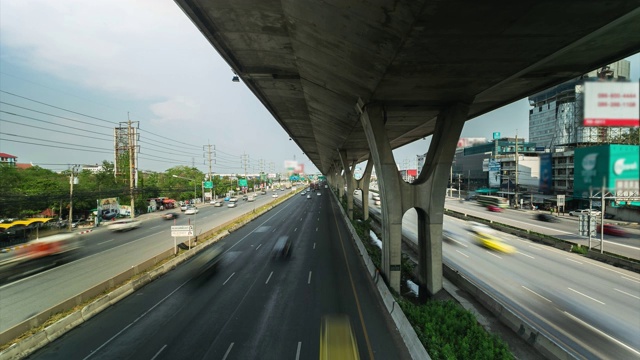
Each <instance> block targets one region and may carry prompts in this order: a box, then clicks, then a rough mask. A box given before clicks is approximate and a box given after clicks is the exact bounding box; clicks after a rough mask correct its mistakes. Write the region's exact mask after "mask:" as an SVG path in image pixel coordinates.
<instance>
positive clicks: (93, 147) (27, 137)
mask: <svg viewBox="0 0 640 360" xmlns="http://www.w3.org/2000/svg"><path fill="white" fill-rule="evenodd" d="M0 135H8V136H15V137H19V138H23V139H31V140H40V141H42V139H40V138H36V137H32V136H24V135H16V134H11V133H5V132H0ZM46 141H47V142H50V143H56V144H67V143H66V142H63V141H54V140H46ZM72 146H81V147H83V148H85V149H86V148H90V149H97V150H108V149H105V148H99V147H95V146H88V145H72Z"/></svg>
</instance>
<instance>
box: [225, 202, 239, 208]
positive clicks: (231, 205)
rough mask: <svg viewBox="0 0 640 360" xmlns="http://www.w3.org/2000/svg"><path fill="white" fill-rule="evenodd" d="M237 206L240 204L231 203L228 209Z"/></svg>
mask: <svg viewBox="0 0 640 360" xmlns="http://www.w3.org/2000/svg"><path fill="white" fill-rule="evenodd" d="M236 206H238V204H236V203H234V202H229V203H228V204H227V207H230V208H234V207H236Z"/></svg>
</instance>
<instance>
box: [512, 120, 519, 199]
mask: <svg viewBox="0 0 640 360" xmlns="http://www.w3.org/2000/svg"><path fill="white" fill-rule="evenodd" d="M513 192H514V199H515V201H516V209H517V208H518V206H519V203H518V131H517V130H516V188H515V190H514V191H513Z"/></svg>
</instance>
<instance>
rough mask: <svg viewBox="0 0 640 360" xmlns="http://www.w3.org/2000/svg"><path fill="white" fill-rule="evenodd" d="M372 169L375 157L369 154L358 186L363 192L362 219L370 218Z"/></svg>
mask: <svg viewBox="0 0 640 360" xmlns="http://www.w3.org/2000/svg"><path fill="white" fill-rule="evenodd" d="M371 169H373V158H372V157H371V155H369V160H367V166H366V167H365V169H364V174H362V179H360V180H359V181H358V187H359V188H360V190H361V192H360V193H361V194H362V220H364V221H367V220H369V183H370V181H371Z"/></svg>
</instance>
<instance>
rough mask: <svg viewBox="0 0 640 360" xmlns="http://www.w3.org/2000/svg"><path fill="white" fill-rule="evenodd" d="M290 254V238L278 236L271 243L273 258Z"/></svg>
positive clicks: (286, 256)
mask: <svg viewBox="0 0 640 360" xmlns="http://www.w3.org/2000/svg"><path fill="white" fill-rule="evenodd" d="M290 255H291V239H290V238H289V237H288V236H280V237H279V238H278V240H277V241H276V243H275V244H274V245H273V257H274V258H288V257H289V256H290Z"/></svg>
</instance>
